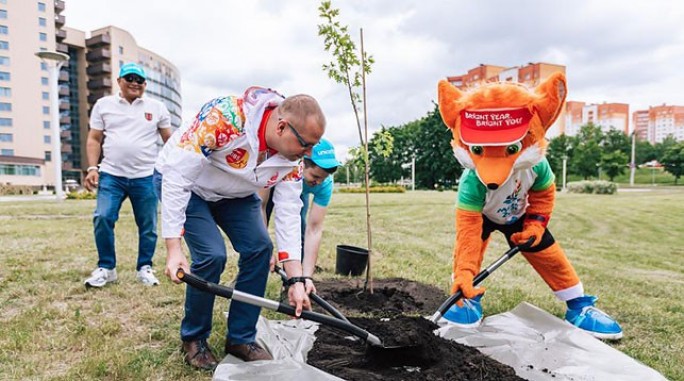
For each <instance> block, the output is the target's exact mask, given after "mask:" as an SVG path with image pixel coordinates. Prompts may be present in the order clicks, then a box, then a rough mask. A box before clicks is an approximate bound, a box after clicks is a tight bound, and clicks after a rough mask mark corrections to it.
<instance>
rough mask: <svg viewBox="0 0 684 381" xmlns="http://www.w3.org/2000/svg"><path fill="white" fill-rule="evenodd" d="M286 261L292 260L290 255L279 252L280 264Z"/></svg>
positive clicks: (285, 252)
mask: <svg viewBox="0 0 684 381" xmlns="http://www.w3.org/2000/svg"><path fill="white" fill-rule="evenodd" d="M286 259H290V254H289V253H288V252H287V251H279V252H278V260H279V261H280V262H282V261H284V260H286Z"/></svg>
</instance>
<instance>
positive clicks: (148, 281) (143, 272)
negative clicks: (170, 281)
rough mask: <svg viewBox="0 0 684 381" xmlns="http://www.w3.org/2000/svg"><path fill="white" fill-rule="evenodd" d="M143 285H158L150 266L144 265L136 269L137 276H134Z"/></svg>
mask: <svg viewBox="0 0 684 381" xmlns="http://www.w3.org/2000/svg"><path fill="white" fill-rule="evenodd" d="M136 278H138V280H139V281H140V282H142V284H144V285H145V286H157V285H159V279H157V277H156V276H154V272H153V271H152V266H150V265H145V266H143V267H141V268H140V270H138V276H137V277H136Z"/></svg>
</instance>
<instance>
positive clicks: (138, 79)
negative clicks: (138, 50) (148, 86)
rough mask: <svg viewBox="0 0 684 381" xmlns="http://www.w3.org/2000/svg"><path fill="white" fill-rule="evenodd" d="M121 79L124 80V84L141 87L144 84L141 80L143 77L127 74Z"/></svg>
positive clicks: (143, 79) (143, 80)
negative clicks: (133, 84)
mask: <svg viewBox="0 0 684 381" xmlns="http://www.w3.org/2000/svg"><path fill="white" fill-rule="evenodd" d="M123 79H124V81H126V82H128V83H133V82H135V83H137V84H138V85H142V84H144V83H145V78H143V77H141V76H139V75H135V74H128V75H125V76H124V77H123Z"/></svg>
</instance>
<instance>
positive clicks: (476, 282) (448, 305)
mask: <svg viewBox="0 0 684 381" xmlns="http://www.w3.org/2000/svg"><path fill="white" fill-rule="evenodd" d="M534 240H535V237H531V238H530V239H528V240H527V242H525V243H523V244H522V245H517V246H513V247H512V248H510V249H509V250H508V251H507V252H505V253H504V254H503V255H502V256H501V257H499V259H497V260H496V261H495V262H494V263H492V264H491V265H489V266H487V268H486V269H484V270H482V271H480V273H479V274H477V275H476V276H475V278H474V279H473V287H476V286H477V285H479V284H480V283H482V281H483V280H485V279H487V277H488V276H489V275H490V274H491V273H492V272H494V270H496V269H498V268H499V266H501V265H503V264H504V263H506V262H507V261H508V260H509V259H511V258H513V256H515V255H516V254H518V252H520V250H523V249H526V248H528V247H530V246H531V245H532V243H533V242H534ZM462 297H463V291H461V290H458V291H457V292H456V293H455V294H453V295H451V296H450V297H449V298H448V299H447V300H446V301H444V303H442V305H441V306H439V308H438V309H437V312H435V314H434V315H432V317H431V318H430V320H432V322H433V323H437V321H439V319H441V318H442V316H444V314H445V313H446V312H447V310H448V309H449V308H451V306H453V305H454V303H456V302H457V301H458V300H459V299H461V298H462Z"/></svg>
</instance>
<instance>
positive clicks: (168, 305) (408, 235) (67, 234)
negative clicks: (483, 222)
mask: <svg viewBox="0 0 684 381" xmlns="http://www.w3.org/2000/svg"><path fill="white" fill-rule="evenodd" d="M455 198H456V194H455V193H453V192H443V193H440V192H407V193H404V194H372V195H371V204H372V209H371V213H372V219H373V229H374V230H373V244H374V249H375V255H374V257H373V258H372V260H373V271H374V276H375V277H389V276H399V277H404V278H409V279H415V280H418V281H422V282H427V283H431V284H435V285H437V286H439V287H441V288H443V289H444V290H445V291H446V290H448V287H449V279H450V272H451V253H452V249H453V240H454V206H453V205H454V201H455ZM93 208H94V201H91V200H90V201H89V200H81V201H71V200H70V201H65V202H62V203H54V202H13V203H9V202H3V203H0V263H1V264H2V265H1V266H0V380H25V379H26V380H75V379H79V380H171V379H173V380H193V381H195V380H198V379H203V380H209V379H211V375H210V374H208V373H203V372H199V371H194V370H192V369H190V368H189V367H187V366H185V365H184V364H183V360H182V355H181V352H180V349H179V347H180V345H179V336H178V330H179V325H180V320H181V318H182V315H183V297H184V292H183V290H184V287H183V286H176V285H173V284H172V283H171V282H169V281H168V280H166V279H163V280H162V285H161V286H159V287H154V288H147V287H143V286H142V285H140V284H139V283H137V282H136V281H135V271H134V270H135V268H134V267H135V257H136V251H137V233H136V228H135V224H134V222H133V217H132V214H131V209H130V206H129V205H128V203H126V205H125V206H124V209H123V210H122V212H121V218H120V222H119V225H118V227H117V233H116V234H117V248H118V253H119V255H118V261H119V264H118V266H117V269H118V272H119V283H118V284H116V285H112V286H109V287H106V288H105V289H102V290H86V289H85V288H84V287H83V280H84V279H85V277H86V276H87V275H88V274H89V273H90V271H92V270H93V268H94V266H95V265H96V257H97V255H96V251H95V248H94V242H93V237H92V220H91V213H92V210H93ZM325 227H326V230H325V233H324V238H323V247H322V251H321V255H320V260H319V264H320V265H321V266H322V267H323V269H324V272H323V273H322V274H321V275H320V277H334V276H335V275H334V274H333V273H334V267H335V246H336V245H338V244H347V245H355V246H363V247H365V246H366V244H365V242H366V233H365V207H364V195H363V194H341V193H338V194H335V195H334V196H333V201H332V203H331V206H330V208H329V211H328V217H327V219H326V226H325ZM550 228H551V230H552V232H553V233H554V236H555V237H556V239H557V240H559V241H560V242H561V245H563V247H564V248H565V249H566V252H567V255H568V256H569V257H570V259H571V261H572V262H573V263H574V265H575V267H576V269H577V271H578V273H579V274H580V277H581V279H582V281H583V282H584V285H585V289H586V290H587V292H588V293H593V294H597V295H599V296H600V297H601V299H600V301H599V306H600V307H601V308H602V309H604V310H605V311H607V312H608V313H610V314H612V315H613V316H615V317H617V318H618V320H619V321H620V323H621V324H622V326H623V328H624V330H625V338H624V339H623V340H622V341H621V342H619V343H617V344H612V345H614V347H615V348H617V349H618V350H620V351H623V352H625V353H626V354H628V355H629V356H632V357H634V358H636V359H638V360H639V361H642V362H643V363H645V364H647V365H648V366H651V367H653V368H655V369H656V370H658V371H660V372H661V373H663V375H665V376H666V377H667V378H669V379H672V380H683V379H684V247H683V245H684V239H683V238H682V237H684V188H680V187H678V188H669V189H658V187H656V188H654V189H653V190H649V191H642V190H633V191H622V192H620V193H619V194H618V195H613V196H597V195H581V194H559V196H558V202H557V207H556V211H555V213H554V215H553V218H552V219H551V224H550ZM504 245H505V243H504V240H503V237H502V236H501V235H495V236H494V239H493V241H492V243H491V245H490V248H489V251H488V254H487V257H486V258H485V261H484V262H485V264H489V263H490V262H491V261H493V260H494V259H496V258H498V257H499V256H500V255H501V254H502V253H503V252H504V251H505V249H506V248H505V247H504ZM155 258H156V264H157V268H158V269H161V268H162V264H163V261H164V258H165V251H164V249H163V246H162V243H161V242H159V245H158V250H157V255H156V256H155ZM235 263H236V261H235V258H232V259H231V258H229V261H228V266H227V269H226V272H225V273H224V276H223V281H226V282H228V281H230V280H231V279H232V277H233V276H234V275H235V267H236V265H235ZM157 275H159V277H160V278H162V277H163V275H162V272H161V270H158V272H157ZM485 283H486V284H485V286H486V287H487V289H488V293H487V297H486V298H485V299H484V307H485V314H496V313H500V312H503V311H507V310H510V309H511V308H513V307H515V306H516V305H517V304H518V303H520V302H522V301H527V302H530V303H532V304H535V305H537V306H539V307H541V308H542V309H544V310H546V311H549V312H550V313H552V314H554V315H556V316H562V314H563V313H564V310H565V309H564V304H563V303H561V302H558V301H557V300H555V298H554V297H553V295H552V293H551V291H550V290H549V289H548V288H547V286H546V285H545V284H544V283H543V282H542V280H541V278H540V277H539V276H537V275H536V273H534V271H533V270H532V269H531V266H529V265H528V264H527V262H526V261H525V260H524V259H523V258H522V257H516V258H514V259H513V260H512V261H510V262H508V263H507V264H505V265H504V266H503V267H501V268H500V269H499V270H497V272H495V273H494V274H493V275H492V276H490V278H489V279H487V281H486V282H485ZM278 286H279V280H278V279H277V278H276V277H275V276H272V277H271V279H270V281H269V289H268V293H269V297H271V298H275V297H276V295H277V294H278ZM217 300H218V302H217V303H216V308H215V310H214V312H215V313H214V322H215V325H214V331H213V332H214V333H213V334H212V336H211V338H210V344H211V345H212V346H213V347H214V348H216V349H222V348H223V337H224V333H225V321H224V318H223V311H225V310H226V306H227V302H226V301H225V300H222V299H217ZM266 314H267V316H269V317H276V315H274V314H271V313H270V312H269V313H266ZM280 318H282V316H281V317H280Z"/></svg>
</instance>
